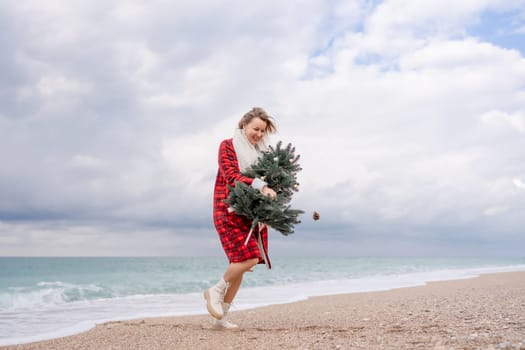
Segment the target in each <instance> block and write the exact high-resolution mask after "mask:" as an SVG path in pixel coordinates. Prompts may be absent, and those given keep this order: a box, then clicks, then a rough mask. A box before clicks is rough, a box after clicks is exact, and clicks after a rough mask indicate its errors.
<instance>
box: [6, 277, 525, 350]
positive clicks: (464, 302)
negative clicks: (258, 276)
mask: <svg viewBox="0 0 525 350" xmlns="http://www.w3.org/2000/svg"><path fill="white" fill-rule="evenodd" d="M241 291H242V290H241ZM230 319H231V321H232V322H235V323H237V324H239V325H240V326H241V327H242V328H241V330H240V331H238V332H231V331H214V330H212V325H213V320H212V319H211V317H210V316H208V315H194V316H174V317H155V318H145V319H135V320H128V321H113V322H106V323H102V324H98V325H96V326H95V327H94V328H92V329H90V330H88V331H87V332H83V333H78V334H75V335H71V336H67V337H63V338H55V339H50V340H43V341H38V342H33V343H25V344H18V345H8V346H2V347H0V349H71V348H75V349H103V348H112V349H129V348H133V349H165V348H172V349H188V348H199V349H214V348H216V347H217V346H218V345H220V347H222V348H237V347H238V348H244V347H257V348H262V349H266V348H268V349H269V348H272V349H275V348H282V349H297V348H299V349H308V348H312V349H325V348H326V349H333V348H338V349H384V348H392V349H397V348H403V349H411V348H424V349H428V348H434V349H449V348H452V349H455V348H466V349H470V348H472V349H475V348H495V349H496V348H503V349H525V271H515V272H499V273H492V274H482V275H481V276H479V277H474V278H466V279H457V280H448V281H436V282H427V283H426V284H425V285H423V286H416V287H403V288H396V289H391V290H387V291H372V292H357V293H351V294H336V295H330V296H317V297H310V298H308V299H307V300H304V301H298V302H292V303H287V304H277V305H270V306H263V307H258V308H254V309H246V310H240V311H235V310H234V311H233V312H232V313H231V317H230Z"/></svg>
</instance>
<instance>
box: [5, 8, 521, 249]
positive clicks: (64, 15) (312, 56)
mask: <svg viewBox="0 0 525 350" xmlns="http://www.w3.org/2000/svg"><path fill="white" fill-rule="evenodd" d="M517 3H518V2H513V3H508V4H505V5H502V4H500V3H499V2H492V1H477V2H473V1H457V2H454V3H444V2H442V1H427V2H425V3H424V4H423V3H419V2H414V1H401V0H392V1H383V2H380V3H366V2H362V1H345V2H333V3H330V4H327V3H326V2H322V1H313V0H312V1H308V2H306V3H303V4H302V5H301V6H299V5H297V4H294V3H282V2H277V1H269V2H264V3H262V2H261V3H253V2H252V3H244V2H227V3H224V4H221V5H217V4H216V3H214V2H208V3H203V2H199V3H198V4H197V3H196V4H193V3H192V4H190V3H184V2H180V3H179V2H177V3H173V2H166V1H155V2H150V3H148V4H146V3H143V2H129V1H123V2H114V3H106V2H89V3H87V2H67V3H65V2H62V1H54V2H50V3H49V2H46V3H45V4H44V3H41V2H36V1H35V2H9V3H6V4H7V5H6V4H4V5H3V8H2V9H3V10H4V11H5V13H7V14H8V15H9V18H12V19H14V20H16V23H17V25H16V26H14V25H13V23H14V22H12V23H11V22H8V24H7V29H8V30H6V31H4V32H3V33H2V34H0V43H2V44H3V47H6V48H9V50H8V52H12V53H13V54H12V55H4V56H2V57H1V58H0V63H2V64H1V65H0V70H1V72H0V73H2V76H5V77H9V79H4V80H3V81H2V82H0V85H1V86H0V88H3V89H4V90H3V91H6V94H4V95H2V96H0V102H1V103H0V116H2V119H1V120H0V139H1V140H2V146H3V147H2V148H0V161H1V162H2V163H3V164H9V165H10V166H9V167H1V168H0V189H1V190H2V191H1V192H2V198H1V199H0V215H1V216H0V220H4V221H5V222H8V223H9V225H10V226H9V227H10V229H12V230H13V232H18V233H19V234H20V235H21V237H25V240H24V242H23V243H21V244H22V245H21V246H19V249H21V250H19V251H25V252H30V251H31V250H32V249H33V251H36V249H37V248H35V247H37V243H38V242H41V241H39V240H38V239H37V238H38V237H39V235H40V237H43V236H45V237H48V238H49V241H50V242H52V241H53V240H57V239H58V237H60V236H61V235H63V236H68V235H72V238H71V239H72V241H71V242H72V243H71V244H72V246H75V245H77V246H80V245H82V246H85V247H88V246H89V247H91V248H90V249H92V250H95V248H94V247H95V243H93V242H95V241H96V240H97V239H100V237H101V236H100V234H99V233H100V232H104V231H105V229H106V227H107V228H112V229H114V231H115V232H117V233H115V232H113V231H111V232H113V233H109V234H108V235H107V237H106V238H105V239H107V240H108V241H111V242H110V243H107V246H106V247H107V250H106V251H108V252H110V250H111V249H116V248H115V247H116V246H115V244H114V242H116V241H117V238H116V237H119V236H118V234H120V233H122V232H125V231H126V230H129V231H130V232H133V239H132V241H133V242H134V243H133V244H131V243H130V245H129V246H128V247H127V248H126V249H129V252H138V251H140V243H139V242H140V240H141V239H146V240H147V238H141V237H147V234H146V233H151V234H152V235H154V236H155V237H157V238H158V239H159V242H164V243H165V245H166V246H170V244H171V245H176V244H178V242H179V239H181V240H182V241H184V240H187V239H189V238H188V237H187V236H186V235H183V234H181V236H179V235H178V234H179V233H180V232H181V230H190V229H189V227H193V229H194V230H195V232H203V231H213V229H212V224H211V196H212V193H211V192H212V187H213V182H214V178H215V173H216V156H217V148H218V144H219V142H220V141H221V140H222V139H224V138H228V137H231V133H232V130H233V127H234V126H235V124H236V122H237V120H238V119H239V118H240V116H241V115H242V114H243V113H244V112H246V111H247V110H248V109H249V108H251V107H253V106H262V107H264V108H266V109H267V110H268V111H269V112H270V114H273V115H275V116H276V119H277V124H278V128H279V131H280V133H279V134H278V135H276V136H275V137H274V140H283V141H284V142H292V143H294V145H296V147H297V151H298V153H300V154H301V156H302V160H301V164H302V165H303V168H304V170H303V172H302V173H300V174H299V177H300V179H299V180H300V182H301V190H300V192H299V193H298V194H297V195H296V201H295V202H296V205H297V206H298V207H302V208H304V209H306V210H307V212H308V211H311V210H315V209H318V210H320V211H321V212H322V215H323V220H321V221H320V222H318V223H317V224H316V226H315V230H321V231H323V232H327V234H328V235H329V234H330V231H331V230H333V231H338V232H341V231H344V230H345V229H348V228H349V227H360V228H361V229H360V231H359V232H354V234H355V235H357V236H366V235H367V234H370V232H375V233H376V234H377V235H379V236H380V235H384V234H385V232H388V233H389V234H392V235H395V237H398V238H399V239H401V240H402V239H403V237H404V236H403V235H404V234H406V235H410V236H411V237H415V236H417V237H419V238H421V239H424V237H426V235H430V236H431V235H433V234H435V232H436V231H438V230H439V229H438V228H441V227H442V226H443V225H444V223H446V225H447V227H448V228H449V229H450V230H455V231H454V232H456V231H457V235H459V236H462V235H466V233H464V230H465V227H468V228H469V229H470V231H473V232H474V231H476V230H478V229H479V230H487V233H486V236H487V237H490V234H491V233H490V232H488V230H489V227H498V226H505V227H507V226H508V227H509V230H508V231H509V232H512V231H513V230H512V227H514V228H516V227H522V224H523V223H524V222H523V219H520V216H519V214H518V213H520V208H523V207H524V202H523V201H524V199H523V198H522V197H521V196H520V194H521V192H519V191H518V192H517V191H516V188H518V189H520V188H521V187H520V185H519V184H520V182H516V179H518V180H519V178H517V177H516V174H523V173H525V165H523V162H522V161H521V160H522V159H525V151H523V150H524V149H525V145H524V143H525V141H524V139H523V133H524V132H525V117H524V114H523V108H522V106H523V105H524V104H525V95H524V93H523V81H524V79H525V59H524V57H523V55H522V54H521V53H520V52H518V51H516V50H512V49H508V48H505V47H502V46H498V45H496V44H494V43H489V42H487V41H486V40H484V38H483V37H482V36H479V37H476V38H473V37H469V35H468V30H467V28H468V27H469V26H470V25H472V24H473V23H477V22H479V23H478V24H480V23H481V24H482V21H483V17H482V16H481V15H482V14H483V15H484V16H485V15H486V14H487V12H488V13H490V11H492V10H494V9H495V10H497V11H500V10H501V11H510V10H515V9H516V8H517V7H516V6H517ZM480 21H481V22H480ZM9 23H11V24H9ZM6 52H7V51H6ZM4 96H5V97H4ZM509 179H514V180H512V181H509ZM520 181H521V180H520ZM37 218H38V220H37ZM62 220H63V221H62ZM483 220H492V221H490V224H481V223H480V222H482V221H483ZM34 221H38V223H35V222H34ZM90 221H93V222H95V221H96V224H93V223H92V222H90ZM305 221H306V220H305ZM15 222H16V223H15ZM42 222H44V223H45V224H49V225H50V227H51V226H53V225H56V226H57V227H58V228H57V229H56V230H57V231H56V235H51V234H50V233H49V232H48V233H46V235H47V236H46V235H44V233H42V230H40V227H41V226H42V225H43V224H42ZM63 222H66V223H65V224H64V225H65V226H67V225H71V226H72V227H74V229H71V230H69V229H65V228H64V227H65V226H64V227H63V226H62V223H63ZM86 222H88V223H87V224H86ZM483 222H484V223H485V221H483ZM25 225H29V226H25ZM118 225H122V226H119V227H121V228H120V229H115V226H118ZM134 225H135V226H134ZM309 225H311V223H308V222H307V221H306V222H305V225H304V228H303V229H304V230H309V229H311V226H309ZM513 225H514V226H513ZM44 226H45V225H44ZM17 227H18V228H20V230H22V231H23V230H25V229H27V230H29V231H31V232H39V233H38V235H36V236H34V237H33V238H34V240H33V238H31V236H26V235H23V234H22V233H20V232H22V231H20V230H17V229H16V228H17ZM80 227H84V228H82V229H81V228H80ZM86 227H89V228H86ZM362 227H366V229H362ZM142 229H143V230H144V232H145V233H144V235H143V236H141V233H140V231H141V230H142ZM300 229H301V228H300ZM300 229H299V230H300ZM170 230H173V231H174V232H176V234H174V236H173V237H172V236H170V234H169V231H170ZM44 231H45V230H44ZM50 231H53V229H50ZM46 232H47V231H46ZM53 232H54V231H53ZM184 232H186V231H184ZM403 232H409V233H403ZM212 233H213V232H212ZM297 235H298V236H300V232H298V233H297ZM203 236H206V235H203ZM3 237H4V238H3V239H4V240H5V242H11V243H13V242H14V240H13V238H12V237H10V236H9V235H8V234H7V233H6V231H5V230H4V236H3ZM180 237H182V238H180ZM195 237H197V236H195ZM15 241H16V240H15ZM192 242H193V243H195V245H194V247H198V244H197V242H198V238H195V241H192ZM215 243H216V242H215ZM24 244H26V246H25V247H26V248H24ZM46 247H47V248H46V249H49V252H53V253H56V254H59V253H60V252H59V251H60V249H62V251H66V250H67V248H66V247H65V246H60V247H61V248H60V249H59V248H57V249H55V250H52V249H51V247H48V246H46ZM148 247H149V248H147V249H145V251H146V250H147V252H153V251H154V250H155V249H161V248H159V247H154V246H153V245H150V246H148ZM368 248H369V250H368V251H372V250H373V247H368ZM79 249H80V248H79ZM195 249H198V248H195ZM163 251H164V250H163ZM175 251H176V250H174V252H175ZM130 254H131V253H130Z"/></svg>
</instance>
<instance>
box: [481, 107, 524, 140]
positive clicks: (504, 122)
mask: <svg viewBox="0 0 525 350" xmlns="http://www.w3.org/2000/svg"><path fill="white" fill-rule="evenodd" d="M481 120H482V121H483V122H484V123H486V124H488V125H493V126H496V127H497V126H507V127H510V128H511V129H514V130H515V131H517V132H518V133H522V134H523V133H525V114H524V113H523V112H521V111H517V112H515V113H506V112H502V111H498V110H492V111H489V112H487V113H484V114H483V115H481Z"/></svg>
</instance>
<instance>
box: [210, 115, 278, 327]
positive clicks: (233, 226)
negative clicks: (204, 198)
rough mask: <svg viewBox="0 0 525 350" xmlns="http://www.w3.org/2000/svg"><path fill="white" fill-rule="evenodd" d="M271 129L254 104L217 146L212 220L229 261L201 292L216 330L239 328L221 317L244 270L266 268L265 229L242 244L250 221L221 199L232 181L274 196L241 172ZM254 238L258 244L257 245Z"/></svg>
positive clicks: (263, 146)
mask: <svg viewBox="0 0 525 350" xmlns="http://www.w3.org/2000/svg"><path fill="white" fill-rule="evenodd" d="M275 130H276V127H275V124H274V123H273V121H272V120H271V117H270V116H268V114H266V112H265V111H264V110H263V109H262V108H257V107H256V108H253V109H252V110H251V111H249V112H248V113H246V114H245V115H244V116H243V117H242V118H241V120H240V121H239V124H238V128H236V129H235V132H234V135H233V138H231V139H227V140H224V141H222V142H221V144H220V147H219V170H218V172H217V178H216V180H215V190H214V196H213V202H214V205H213V222H214V224H215V228H216V229H217V233H218V234H219V237H220V240H221V243H222V247H223V249H224V252H225V253H226V256H227V257H228V260H229V262H230V264H229V265H228V268H227V269H226V272H225V273H224V275H223V277H222V278H221V280H220V281H219V282H218V283H217V284H216V285H215V286H213V287H211V288H210V289H208V290H206V291H205V292H204V298H205V299H206V306H207V309H208V312H209V313H210V314H211V315H212V316H213V317H214V318H216V319H217V321H216V324H215V327H216V328H219V329H236V328H239V327H238V326H237V325H235V324H232V323H230V322H228V321H226V319H225V316H226V314H227V313H228V310H229V308H230V306H231V303H232V302H233V299H234V298H235V295H236V294H237V291H238V290H239V287H240V285H241V282H242V277H243V275H244V273H245V272H246V271H250V270H251V269H252V267H254V266H255V265H256V264H258V263H263V262H266V263H267V264H268V267H270V265H269V260H268V259H267V250H268V240H267V239H268V230H267V228H266V227H265V226H263V225H259V226H258V227H256V228H255V229H254V230H253V232H252V235H251V237H250V239H249V240H248V242H247V244H244V243H245V240H246V238H247V237H248V233H249V231H250V227H251V224H252V222H251V221H250V220H249V219H248V218H247V217H245V216H241V215H237V214H236V213H235V212H233V211H232V210H230V208H229V206H228V205H227V204H226V203H224V200H225V199H226V198H228V194H229V190H228V185H229V186H232V187H233V186H235V181H241V182H244V183H246V184H248V185H251V186H252V187H254V188H255V189H257V190H259V191H260V192H261V193H262V194H264V195H267V196H270V197H271V198H275V196H276V193H275V191H274V190H273V189H271V188H270V187H268V186H267V184H266V183H265V182H264V181H262V180H261V179H258V178H250V177H247V176H244V175H243V174H242V172H243V171H245V170H246V169H248V168H249V167H250V166H251V165H252V164H254V163H255V162H256V161H257V158H258V157H259V154H260V153H261V152H263V151H266V150H267V145H266V136H267V135H268V134H269V133H273V132H275ZM258 240H260V242H262V244H259V245H258V244H257V242H258ZM259 247H261V248H262V249H260V248H259ZM261 250H262V251H261Z"/></svg>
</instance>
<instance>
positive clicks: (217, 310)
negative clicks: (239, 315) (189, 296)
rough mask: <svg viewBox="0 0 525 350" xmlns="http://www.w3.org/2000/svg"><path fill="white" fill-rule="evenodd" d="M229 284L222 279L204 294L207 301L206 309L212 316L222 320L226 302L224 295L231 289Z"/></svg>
mask: <svg viewBox="0 0 525 350" xmlns="http://www.w3.org/2000/svg"><path fill="white" fill-rule="evenodd" d="M229 285H230V284H229V283H228V282H226V281H225V280H224V278H221V280H220V281H219V282H218V283H217V284H216V285H214V286H213V287H211V288H210V289H208V290H206V291H205V292H204V299H206V308H207V309H208V312H209V313H210V315H212V316H213V317H215V318H216V319H217V320H220V319H221V318H222V317H223V316H224V311H223V309H222V303H223V301H224V294H226V290H227V289H228V287H229Z"/></svg>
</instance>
